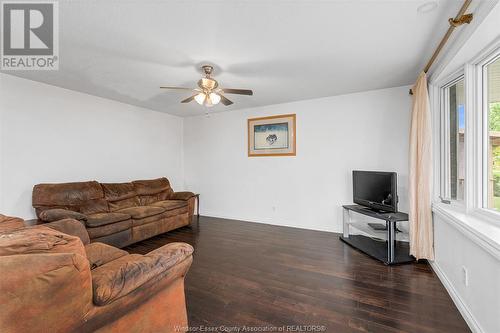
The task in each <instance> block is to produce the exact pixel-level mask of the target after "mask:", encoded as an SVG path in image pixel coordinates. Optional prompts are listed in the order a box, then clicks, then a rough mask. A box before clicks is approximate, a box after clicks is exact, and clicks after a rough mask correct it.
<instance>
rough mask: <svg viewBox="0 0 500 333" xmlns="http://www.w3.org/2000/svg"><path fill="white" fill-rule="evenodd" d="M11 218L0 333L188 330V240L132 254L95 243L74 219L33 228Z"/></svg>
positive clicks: (4, 245)
mask: <svg viewBox="0 0 500 333" xmlns="http://www.w3.org/2000/svg"><path fill="white" fill-rule="evenodd" d="M3 221H6V219H4V217H3V216H0V225H2V224H3V223H2V222H3ZM6 223H7V224H5V225H4V226H3V228H1V229H0V230H2V231H0V272H2V274H1V275H2V278H1V279H0V304H1V305H2V306H1V308H2V311H0V332H2V333H14V332H16V333H17V332H27V333H29V332H144V333H146V332H183V331H185V330H186V328H187V315H186V303H185V296H184V276H185V275H186V273H187V271H188V269H189V267H190V265H191V262H192V253H193V248H192V247H191V246H190V245H188V244H185V243H170V244H167V245H165V246H163V247H161V248H159V249H157V250H154V251H152V252H149V253H148V254H146V255H138V254H128V253H127V252H125V251H123V250H120V249H118V248H115V247H112V246H109V245H106V244H103V243H98V242H96V243H90V239H89V235H88V233H87V232H86V229H85V228H84V227H83V225H82V224H81V223H80V222H78V221H75V220H72V219H65V220H59V221H56V222H52V223H47V224H45V225H39V226H34V227H20V225H19V224H18V223H12V220H11V221H7V222H6ZM6 226H7V227H6ZM8 226H11V227H13V228H12V229H9V227H8Z"/></svg>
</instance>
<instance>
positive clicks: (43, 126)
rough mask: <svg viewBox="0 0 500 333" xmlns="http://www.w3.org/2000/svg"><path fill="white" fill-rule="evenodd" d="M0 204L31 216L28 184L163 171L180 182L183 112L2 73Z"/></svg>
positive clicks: (140, 175) (118, 177)
mask: <svg viewBox="0 0 500 333" xmlns="http://www.w3.org/2000/svg"><path fill="white" fill-rule="evenodd" d="M0 112H1V114H0V212H1V213H3V214H7V215H15V216H21V217H24V218H31V217H33V216H34V212H33V210H32V208H31V193H32V188H33V185H35V184H37V183H41V182H69V181H83V180H92V179H95V180H98V181H102V182H117V181H130V180H133V179H141V178H153V177H160V176H166V177H168V178H169V179H170V181H171V182H172V185H173V187H174V189H181V186H182V179H183V167H182V126H183V121H182V119H181V118H178V117H174V116H171V115H168V114H164V113H160V112H155V111H151V110H146V109H142V108H139V107H135V106H131V105H127V104H123V103H118V102H115V101H110V100H106V99H102V98H98V97H94V96H90V95H86V94H82V93H77V92H74V91H71V90H66V89H61V88H57V87H54V86H50V85H45V84H41V83H37V82H33V81H29V80H25V79H20V78H17V77H13V76H10V75H5V74H0Z"/></svg>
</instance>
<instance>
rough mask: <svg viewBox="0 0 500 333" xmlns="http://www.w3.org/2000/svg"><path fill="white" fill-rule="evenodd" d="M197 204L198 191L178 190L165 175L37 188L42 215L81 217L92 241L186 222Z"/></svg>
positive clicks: (130, 238) (123, 239) (131, 237)
mask: <svg viewBox="0 0 500 333" xmlns="http://www.w3.org/2000/svg"><path fill="white" fill-rule="evenodd" d="M194 205H195V197H194V194H193V193H192V192H174V191H173V190H172V188H171V187H170V183H169V181H168V179H167V178H158V179H152V180H136V181H132V182H129V183H98V182H96V181H87V182H76V183H61V184H38V185H35V186H34V188H33V207H34V208H35V211H36V215H37V217H38V219H39V220H42V221H44V222H52V221H57V220H60V219H64V218H73V219H76V220H79V221H81V222H82V223H83V224H85V227H86V228H87V232H88V234H89V236H90V241H91V242H102V243H106V244H109V245H113V246H117V247H120V248H121V247H124V246H127V245H129V244H132V243H135V242H138V241H141V240H144V239H146V238H150V237H153V236H155V235H158V234H161V233H164V232H167V231H170V230H173V229H176V228H179V227H182V226H185V225H188V224H189V223H190V221H191V217H192V216H193V212H194Z"/></svg>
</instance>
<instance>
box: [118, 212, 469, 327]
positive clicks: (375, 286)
mask: <svg viewBox="0 0 500 333" xmlns="http://www.w3.org/2000/svg"><path fill="white" fill-rule="evenodd" d="M338 236H339V235H338V234H334V233H327V232H320V231H311V230H303V229H294V228H286V227H277V226H271V225H266V224H258V223H248V222H241V221H234V220H224V219H218V218H210V217H200V218H199V221H198V222H196V218H195V221H194V222H193V223H192V225H191V226H190V227H184V228H181V229H178V230H175V231H172V232H169V233H166V234H163V235H160V236H157V237H154V238H151V239H149V240H146V241H143V242H140V243H137V244H134V245H132V246H129V247H128V248H126V250H127V251H129V252H132V253H143V254H144V253H147V252H149V251H151V250H153V249H156V248H158V247H160V246H162V245H164V244H167V243H170V242H186V243H189V244H191V245H192V246H193V247H194V248H195V253H194V261H193V265H192V267H191V269H190V271H189V273H188V275H187V277H186V298H187V304H188V316H189V325H190V326H191V327H198V326H203V327H205V328H206V327H207V326H208V327H213V326H217V327H220V326H226V330H227V331H229V330H230V328H229V327H240V328H241V327H243V326H244V325H246V326H253V327H261V328H262V327H269V328H270V329H272V328H273V327H282V326H285V328H284V331H285V332H286V331H287V326H290V325H323V326H324V328H325V329H324V330H323V331H325V332H419V333H425V332H454V333H455V332H470V330H469V329H468V327H467V325H466V323H465V321H464V320H463V319H462V317H461V316H460V314H459V312H458V310H457V309H456V307H455V305H454V304H453V302H452V300H451V298H450V297H449V295H448V294H447V292H446V290H445V289H444V287H443V286H442V285H441V283H440V281H439V280H438V278H437V276H436V275H435V274H434V273H433V272H432V270H431V268H430V266H429V265H428V264H426V263H418V264H417V263H415V264H409V265H401V266H390V267H389V266H385V265H383V264H382V263H379V262H377V261H375V260H373V259H371V258H369V257H368V256H366V255H364V254H362V253H360V252H358V251H357V250H355V249H353V248H351V247H349V246H348V245H347V244H345V243H343V242H341V241H340V240H339V239H338ZM292 329H294V328H293V327H292V328H290V331H291V330H292ZM295 329H299V328H297V327H296V328H295ZM303 329H309V328H307V327H304V328H303ZM320 329H321V328H320ZM219 331H220V330H219ZM233 332H234V331H233Z"/></svg>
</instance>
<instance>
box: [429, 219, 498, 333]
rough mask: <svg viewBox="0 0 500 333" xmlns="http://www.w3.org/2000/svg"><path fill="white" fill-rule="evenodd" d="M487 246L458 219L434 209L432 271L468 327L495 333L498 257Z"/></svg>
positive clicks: (496, 323) (474, 330)
mask: <svg viewBox="0 0 500 333" xmlns="http://www.w3.org/2000/svg"><path fill="white" fill-rule="evenodd" d="M488 247H489V246H488V245H487V244H486V245H485V243H484V242H481V241H480V240H479V239H477V237H475V236H474V235H473V234H471V233H470V232H468V231H466V230H464V229H463V228H461V227H460V225H458V223H457V221H455V220H453V219H451V218H449V217H447V216H445V215H442V214H439V213H434V248H435V258H436V260H435V261H434V262H433V263H432V267H433V269H434V271H436V273H437V274H438V276H439V278H440V280H441V282H442V283H443V284H444V286H445V287H446V289H447V290H448V292H449V293H450V295H451V297H452V299H453V300H454V302H455V304H456V305H457V307H458V309H459V310H460V312H461V313H462V316H463V317H464V318H465V320H466V321H467V323H468V324H469V327H470V328H471V330H472V331H473V332H485V333H486V332H491V333H496V332H500V317H499V311H500V261H499V260H500V258H499V257H498V255H493V254H492V253H495V251H488V250H487V248H488ZM463 269H465V270H466V272H467V276H468V278H467V280H468V283H467V284H466V283H465V280H464V272H463Z"/></svg>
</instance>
